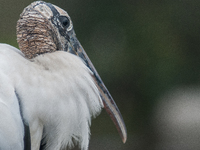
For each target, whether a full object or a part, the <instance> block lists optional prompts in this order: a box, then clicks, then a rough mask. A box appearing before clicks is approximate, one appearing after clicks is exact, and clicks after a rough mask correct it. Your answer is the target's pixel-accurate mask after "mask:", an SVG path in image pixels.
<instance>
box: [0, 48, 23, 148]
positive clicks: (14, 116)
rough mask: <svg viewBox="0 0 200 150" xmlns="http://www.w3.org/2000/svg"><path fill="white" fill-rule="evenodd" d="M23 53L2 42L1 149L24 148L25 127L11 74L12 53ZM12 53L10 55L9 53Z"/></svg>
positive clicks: (0, 75) (0, 62)
mask: <svg viewBox="0 0 200 150" xmlns="http://www.w3.org/2000/svg"><path fill="white" fill-rule="evenodd" d="M12 53H13V54H16V55H21V54H20V52H19V51H18V50H17V49H16V48H14V47H11V46H9V45H6V44H0V118H1V119H0V120H1V121H0V149H1V150H23V149H24V143H23V136H24V128H23V122H22V118H21V114H20V109H19V101H18V98H17V96H16V94H15V88H14V85H13V83H12V81H11V80H10V77H9V74H7V72H9V70H10V73H12V71H11V70H12V69H11V68H12V67H11V68H9V66H8V64H9V63H10V62H9V59H10V57H11V55H12ZM9 54H10V55H9Z"/></svg>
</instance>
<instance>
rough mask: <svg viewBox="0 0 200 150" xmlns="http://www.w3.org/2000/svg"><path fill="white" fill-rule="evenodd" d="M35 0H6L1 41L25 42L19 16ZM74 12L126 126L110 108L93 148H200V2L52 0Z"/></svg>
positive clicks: (96, 129) (0, 8)
mask: <svg viewBox="0 0 200 150" xmlns="http://www.w3.org/2000/svg"><path fill="white" fill-rule="evenodd" d="M31 2H33V1H31V0H26V1H24V0H0V18H1V20H0V42H1V43H8V44H10V45H13V46H15V47H18V45H17V42H16V35H15V32H16V29H15V26H16V22H17V20H18V18H19V15H20V13H21V12H22V10H23V9H24V8H25V7H26V6H27V5H29V4H30V3H31ZM47 2H50V3H53V4H55V5H57V6H59V7H61V8H63V9H65V10H66V11H67V12H68V13H69V15H70V16H71V18H72V20H73V24H74V29H75V32H76V34H77V37H78V39H79V41H80V42H81V44H82V46H83V47H84V49H85V50H86V52H87V54H88V55H89V57H90V59H91V61H92V62H93V64H94V66H95V67H96V69H97V70H98V72H99V74H100V76H101V77H102V79H103V81H104V83H105V85H106V86H107V88H108V89H109V91H110V93H111V94H112V96H113V98H114V99H115V101H116V103H117V105H118V107H119V109H120V111H121V113H122V115H123V117H124V121H125V123H126V126H127V132H128V140H127V143H126V144H123V143H122V142H121V139H120V137H119V135H118V133H117V130H116V129H115V127H114V124H113V123H112V121H111V120H110V118H109V116H108V115H107V114H106V112H105V111H104V110H103V111H102V113H101V115H100V116H98V117H97V118H96V119H94V120H93V122H92V127H91V141H90V148H89V149H90V150H169V149H170V150H189V149H193V150H198V149H200V144H199V143H200V86H199V85H200V50H199V48H200V1H199V0H163V1H159V0H145V1H144V0H84V1H83V0H49V1H47Z"/></svg>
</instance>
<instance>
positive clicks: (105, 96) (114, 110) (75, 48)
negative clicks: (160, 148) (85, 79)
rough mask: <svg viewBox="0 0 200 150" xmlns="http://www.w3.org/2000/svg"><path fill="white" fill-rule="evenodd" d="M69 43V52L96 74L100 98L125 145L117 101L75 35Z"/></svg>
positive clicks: (123, 127) (124, 130)
mask: <svg viewBox="0 0 200 150" xmlns="http://www.w3.org/2000/svg"><path fill="white" fill-rule="evenodd" d="M69 42H70V45H71V47H70V48H69V49H68V52H70V53H73V54H75V55H77V56H79V57H80V58H82V59H83V60H84V62H85V64H86V65H87V67H88V68H89V69H90V70H91V71H92V72H93V73H94V74H93V78H94V81H95V82H96V85H97V87H98V89H99V92H100V96H101V98H102V100H103V104H104V108H105V110H106V111H107V113H108V114H109V115H110V117H111V119H112V121H113V122H114V124H115V125H116V127H117V130H118V132H119V134H120V136H121V138H122V141H123V143H125V142H126V139H127V131H126V126H125V123H124V120H123V118H122V115H121V113H120V111H119V109H118V107H117V105H116V103H115V101H114V100H113V98H112V96H111V95H110V93H109V91H108V90H107V88H106V86H105V85H104V83H103V81H102V80H101V78H100V76H99V74H98V73H97V71H96V69H95V68H94V66H93V64H92V62H91V61H90V59H89V57H88V56H87V54H86V52H85V51H84V49H83V47H82V46H81V44H80V42H79V41H78V40H77V38H76V36H75V34H72V35H71V36H70V39H69Z"/></svg>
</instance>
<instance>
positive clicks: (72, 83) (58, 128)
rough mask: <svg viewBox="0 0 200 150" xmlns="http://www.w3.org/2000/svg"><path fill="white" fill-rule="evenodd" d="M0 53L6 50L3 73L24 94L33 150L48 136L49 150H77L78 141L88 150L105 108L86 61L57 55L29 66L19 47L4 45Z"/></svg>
mask: <svg viewBox="0 0 200 150" xmlns="http://www.w3.org/2000/svg"><path fill="white" fill-rule="evenodd" d="M0 49H4V50H3V51H2V50H1V51H0V62H1V63H0V72H3V74H4V75H6V76H7V78H8V80H9V83H7V84H9V85H10V86H11V87H12V88H13V89H15V90H16V92H17V93H18V95H19V98H20V100H21V103H22V108H23V115H24V117H25V120H26V121H27V122H28V123H29V125H30V131H31V140H32V141H31V142H32V150H38V149H39V144H40V140H41V138H42V133H43V132H44V135H43V137H44V138H45V140H46V141H47V143H48V145H47V149H48V150H56V149H60V148H63V147H66V146H69V147H72V146H73V141H75V142H76V143H78V144H79V145H80V147H81V149H82V150H87V149H88V144H89V135H90V129H89V126H90V124H91V117H92V116H94V117H95V116H96V115H97V114H99V113H100V111H101V108H102V107H103V104H102V101H101V98H100V96H99V92H98V89H97V87H96V85H95V83H94V82H93V79H92V77H91V72H90V70H89V69H88V68H87V67H86V66H85V64H84V63H83V62H82V60H81V59H80V58H79V57H77V56H75V55H73V54H70V53H67V52H63V51H57V52H54V53H49V54H44V55H40V56H38V57H36V58H34V59H33V60H32V61H30V60H27V59H25V58H24V57H23V56H22V54H21V53H20V52H19V51H18V50H17V49H16V48H14V47H11V46H9V45H2V44H1V45H0ZM0 77H1V76H0ZM0 89H1V90H2V89H4V86H3V87H1V88H0ZM4 100H5V99H4ZM2 106H3V104H2Z"/></svg>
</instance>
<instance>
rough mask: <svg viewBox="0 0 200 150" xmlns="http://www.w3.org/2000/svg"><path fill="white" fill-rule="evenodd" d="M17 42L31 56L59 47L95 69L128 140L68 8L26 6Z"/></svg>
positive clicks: (113, 115)
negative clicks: (79, 37) (80, 39)
mask: <svg viewBox="0 0 200 150" xmlns="http://www.w3.org/2000/svg"><path fill="white" fill-rule="evenodd" d="M17 41H18V44H19V48H20V50H21V51H22V52H23V53H24V55H25V57H26V58H28V59H33V58H35V57H37V56H38V55H41V54H45V53H51V52H55V51H58V50H59V51H65V52H68V53H72V54H74V55H76V56H78V57H80V58H81V59H82V60H83V61H84V63H85V65H86V66H87V67H88V68H89V69H90V70H91V71H92V73H93V74H92V76H93V79H94V81H95V83H96V86H97V87H98V89H99V93H100V96H101V99H102V102H103V104H104V108H105V109H106V111H107V113H108V114H109V115H110V117H111V119H112V120H113V122H114V124H115V125H116V127H117V129H118V131H119V133H120V136H121V138H122V141H123V142H124V143H125V142H126V138H127V132H126V127H125V124H124V121H123V118H122V116H121V113H120V111H119V109H118V107H117V105H116V104H115V102H114V100H113V98H112V97H111V95H110V93H109V91H108V90H107V88H106V86H105V85H104V83H103V81H102V80H101V78H100V76H99V74H98V73H97V71H96V69H95V68H94V66H93V64H92V62H91V61H90V59H89V57H88V56H87V54H86V52H85V51H84V49H83V47H82V46H81V44H80V43H79V41H78V40H77V38H76V35H75V32H74V29H73V23H72V21H71V19H70V17H69V15H68V13H67V12H66V11H64V10H63V9H61V8H59V7H57V6H55V5H53V4H50V3H46V2H43V1H36V2H33V3H32V4H30V5H29V6H27V7H26V8H25V9H24V11H23V12H22V14H21V15H20V19H19V20H18V22H17Z"/></svg>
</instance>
